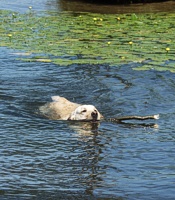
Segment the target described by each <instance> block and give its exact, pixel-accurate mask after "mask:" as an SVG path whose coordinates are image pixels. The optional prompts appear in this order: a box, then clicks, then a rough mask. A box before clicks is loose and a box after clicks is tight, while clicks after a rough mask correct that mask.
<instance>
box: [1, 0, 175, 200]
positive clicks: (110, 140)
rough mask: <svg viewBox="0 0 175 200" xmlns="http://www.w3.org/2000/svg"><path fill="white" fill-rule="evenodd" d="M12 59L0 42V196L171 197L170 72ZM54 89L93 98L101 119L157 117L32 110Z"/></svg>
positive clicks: (41, 4) (174, 144)
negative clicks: (54, 114)
mask: <svg viewBox="0 0 175 200" xmlns="http://www.w3.org/2000/svg"><path fill="white" fill-rule="evenodd" d="M1 3H2V4H1V8H3V9H13V10H16V11H20V12H25V11H26V8H27V9H28V6H33V7H34V8H35V9H41V10H43V9H46V7H47V8H51V7H49V6H48V5H49V4H48V1H37V2H36V1H35V2H34V1H23V3H21V1H20V4H19V1H18V0H16V1H13V2H11V1H3V0H1ZM45 3H46V4H45ZM50 5H53V4H50ZM52 8H53V7H52ZM18 58H21V55H19V51H15V50H12V49H8V48H5V47H1V48H0V72H1V73H0V105H1V106H0V133H1V140H0V155H1V156H0V185H1V189H0V199H125V200H136V199H143V200H144V199H145V200H151V199H154V200H159V199H166V200H172V199H174V198H175V195H174V190H175V172H174V171H175V159H174V151H175V136H174V125H175V124H174V117H175V106H174V102H175V97H174V94H175V74H173V73H171V72H169V71H164V72H158V71H155V70H150V71H134V70H132V68H133V67H136V66H137V64H134V63H130V64H128V65H121V66H113V67H109V66H108V65H71V66H66V67H63V66H59V65H54V64H52V63H36V62H23V61H21V60H18ZM172 62H174V61H172ZM53 95H61V96H64V97H66V98H68V99H69V100H71V101H75V102H77V103H83V104H94V105H95V106H96V107H97V108H98V110H99V111H100V112H101V113H102V114H103V115H104V116H105V117H106V118H109V117H115V116H124V115H131V114H137V115H148V114H158V113H159V114H160V119H159V120H158V121H148V122H147V125H141V124H140V122H139V123H138V122H134V123H133V124H131V123H126V124H117V123H111V122H106V121H103V122H101V123H100V125H99V126H97V124H95V125H94V124H89V123H88V124H86V123H70V122H65V121H53V120H49V119H45V118H44V117H43V116H41V115H39V114H38V113H37V111H38V107H39V106H41V105H43V104H44V103H46V102H48V101H50V97H51V96H53Z"/></svg>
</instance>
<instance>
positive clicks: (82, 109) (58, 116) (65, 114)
mask: <svg viewBox="0 0 175 200" xmlns="http://www.w3.org/2000/svg"><path fill="white" fill-rule="evenodd" d="M52 100H53V102H51V103H47V104H45V105H44V106H41V107H40V108H39V110H40V112H41V113H42V114H43V115H44V116H46V117H48V118H50V119H55V120H80V121H99V120H101V119H102V118H103V116H102V115H101V114H100V113H99V111H98V110H97V109H96V108H95V107H94V106H93V105H81V104H77V103H73V102H70V101H69V100H67V99H66V98H64V97H60V96H53V97H52Z"/></svg>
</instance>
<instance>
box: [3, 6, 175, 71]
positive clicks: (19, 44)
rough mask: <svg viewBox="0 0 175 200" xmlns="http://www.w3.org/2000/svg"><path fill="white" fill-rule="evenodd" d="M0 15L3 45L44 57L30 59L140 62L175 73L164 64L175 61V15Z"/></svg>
mask: <svg viewBox="0 0 175 200" xmlns="http://www.w3.org/2000/svg"><path fill="white" fill-rule="evenodd" d="M0 15H1V17H0V23H1V26H0V40H1V43H0V44H1V46H7V47H10V48H13V49H19V50H23V51H24V52H26V55H27V53H30V54H32V55H34V54H37V55H38V54H41V55H42V58H41V59H36V58H35V56H34V57H33V58H31V56H30V57H29V58H28V59H29V60H32V61H41V62H42V61H43V62H53V63H56V64H58V65H70V64H108V65H111V66H118V65H120V66H121V64H126V63H129V62H139V63H140V62H141V63H142V65H140V66H139V67H138V68H134V69H137V70H149V69H155V70H169V71H171V72H174V71H175V70H174V69H175V67H174V65H173V64H171V66H170V65H169V64H167V63H166V61H169V60H173V59H174V53H175V43H174V42H173V41H174V37H175V26H174V21H175V13H156V14H153V13H149V14H137V15H136V14H120V15H114V14H108V15H105V14H94V13H71V12H62V13H59V14H58V13H54V12H53V13H49V15H48V14H47V15H46V14H45V13H41V12H39V13H34V12H32V13H30V12H27V13H25V14H19V13H14V12H12V11H4V10H1V11H0ZM43 55H45V56H44V57H43ZM19 56H20V55H19ZM48 57H49V58H48ZM29 60H28V61H29ZM147 60H150V63H149V64H145V63H144V61H147ZM26 61H27V60H26Z"/></svg>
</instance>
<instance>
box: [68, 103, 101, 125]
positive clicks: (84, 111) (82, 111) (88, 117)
mask: <svg viewBox="0 0 175 200" xmlns="http://www.w3.org/2000/svg"><path fill="white" fill-rule="evenodd" d="M101 117H102V115H101V114H100V113H99V112H98V110H97V109H96V108H95V107H94V106H93V105H82V106H79V107H77V108H76V109H75V110H74V111H73V112H72V113H71V114H70V116H69V118H68V120H83V121H98V120H100V119H101Z"/></svg>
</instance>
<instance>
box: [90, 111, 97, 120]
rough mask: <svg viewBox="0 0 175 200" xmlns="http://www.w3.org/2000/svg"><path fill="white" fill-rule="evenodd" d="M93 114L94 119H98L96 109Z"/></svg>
mask: <svg viewBox="0 0 175 200" xmlns="http://www.w3.org/2000/svg"><path fill="white" fill-rule="evenodd" d="M91 116H92V118H93V119H94V120H97V117H98V113H97V111H96V110H95V111H93V112H92V113H91Z"/></svg>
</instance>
